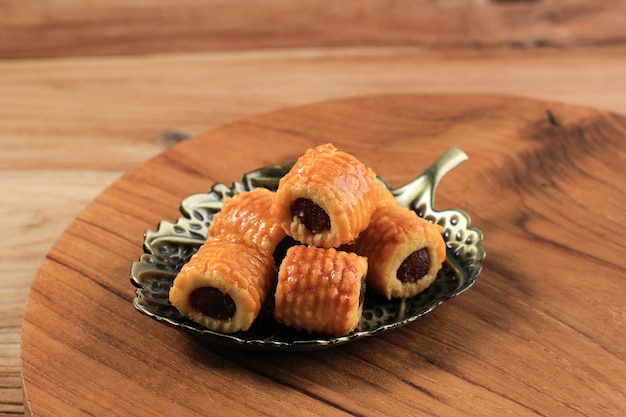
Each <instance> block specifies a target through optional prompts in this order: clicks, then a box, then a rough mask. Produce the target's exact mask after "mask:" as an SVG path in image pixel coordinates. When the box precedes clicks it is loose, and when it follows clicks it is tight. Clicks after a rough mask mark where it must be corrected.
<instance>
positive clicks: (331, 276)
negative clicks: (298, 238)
mask: <svg viewBox="0 0 626 417" xmlns="http://www.w3.org/2000/svg"><path fill="white" fill-rule="evenodd" d="M366 274H367V259H365V258H364V257H362V256H358V255H357V254H355V253H349V252H342V251H338V250H336V249H334V248H330V249H323V248H316V247H314V246H305V245H298V246H293V247H291V248H289V250H288V251H287V255H286V256H285V259H283V262H282V263H281V266H280V269H279V271H278V282H277V284H276V292H275V294H274V298H275V306H274V318H275V319H276V321H278V322H279V323H283V324H284V325H286V326H289V327H293V328H296V329H298V330H307V331H309V332H312V333H322V334H325V335H329V336H343V335H346V334H348V333H350V332H351V331H353V330H354V329H356V328H357V326H358V325H359V321H360V320H361V314H362V313H363V301H364V297H365V275H366Z"/></svg>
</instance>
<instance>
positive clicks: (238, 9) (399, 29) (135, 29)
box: [0, 0, 626, 58]
mask: <svg viewBox="0 0 626 417" xmlns="http://www.w3.org/2000/svg"><path fill="white" fill-rule="evenodd" d="M52 3H54V4H52ZM624 13H626V2H624V1H623V0H596V1H594V2H588V1H584V0H541V1H532V0H530V1H519V0H518V1H486V0H465V1H460V0H437V1H413V0H385V1H380V0H367V1H359V2H353V3H351V4H345V3H342V4H337V2H335V1H333V0H302V1H298V2H297V3H291V2H260V3H256V2H254V3H250V2H248V1H242V0H238V1H223V0H201V1H198V0H184V1H176V2H158V3H156V4H155V2H153V1H147V0H142V1H133V2H132V3H129V2H124V1H120V0H111V1H95V2H92V1H90V2H84V1H77V0H54V1H50V0H46V1H38V2H30V3H29V4H28V5H27V6H24V5H22V4H21V0H5V1H3V2H2V3H0V57H7V58H30V57H60V56H95V55H120V54H139V53H171V52H206V51H225V50H243V49H264V48H271V49H276V48H301V47H337V46H362V45H369V46H426V47H437V48H447V47H457V48H458V47H472V48H476V47H479V48H485V47H507V48H508V47H514V48H529V47H537V46H539V47H542V46H557V47H574V46H598V45H614V44H622V45H623V44H624V42H625V41H626V29H624V25H623V16H624Z"/></svg>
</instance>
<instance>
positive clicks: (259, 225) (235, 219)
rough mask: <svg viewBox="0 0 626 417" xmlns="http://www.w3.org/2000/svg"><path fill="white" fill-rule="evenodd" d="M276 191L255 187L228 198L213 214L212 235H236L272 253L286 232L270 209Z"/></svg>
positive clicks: (210, 232)
mask: <svg viewBox="0 0 626 417" xmlns="http://www.w3.org/2000/svg"><path fill="white" fill-rule="evenodd" d="M273 200H274V193H273V192H271V191H270V190H268V189H266V188H255V189H254V190H252V191H246V192H243V193H240V194H236V195H234V196H233V197H230V198H228V199H226V200H225V201H224V203H223V205H222V209H221V210H220V211H219V212H218V213H216V214H215V215H214V216H213V221H212V223H211V226H210V227H209V236H213V237H215V236H227V235H237V236H240V237H242V238H243V239H244V240H246V241H248V242H252V243H254V244H255V245H257V246H258V247H260V248H261V249H262V250H264V251H265V252H267V253H269V254H273V253H274V250H275V249H276V246H277V245H278V243H279V242H280V241H281V240H282V239H283V238H284V237H285V236H286V235H285V231H284V230H283V228H282V227H281V226H280V225H279V224H278V223H277V222H276V220H275V218H274V216H272V214H271V213H270V208H271V206H272V202H273Z"/></svg>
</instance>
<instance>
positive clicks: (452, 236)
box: [130, 148, 485, 350]
mask: <svg viewBox="0 0 626 417" xmlns="http://www.w3.org/2000/svg"><path fill="white" fill-rule="evenodd" d="M466 159H467V155H466V154H465V153H464V152H463V151H461V150H459V149H456V148H452V149H449V150H448V151H446V152H445V153H444V154H443V155H442V156H441V157H439V158H438V159H437V161H435V162H434V163H433V164H432V165H431V166H430V167H429V168H428V169H427V170H426V171H424V173H423V174H421V175H420V176H419V177H417V178H416V179H415V180H413V181H411V182H409V183H408V184H406V185H405V186H403V187H399V188H396V189H392V190H391V191H392V193H393V194H394V195H395V196H396V200H397V201H398V203H399V204H400V205H403V206H405V207H409V208H410V209H412V210H414V211H415V212H417V214H418V215H420V216H421V217H424V218H426V219H427V220H429V221H431V222H433V223H437V224H439V225H441V226H442V227H443V236H444V239H445V241H446V244H447V257H446V261H445V262H444V265H443V267H442V269H441V270H440V271H439V274H438V276H437V279H436V280H435V282H434V283H433V284H432V285H431V286H430V287H429V288H428V289H427V290H426V291H424V292H422V293H420V294H418V295H417V296H415V297H413V298H409V299H405V300H391V301H389V300H387V299H385V298H383V297H381V296H379V295H377V294H375V293H373V292H367V293H366V296H365V302H364V307H363V316H362V318H361V322H360V324H359V327H358V328H357V329H356V330H355V331H354V332H352V333H350V334H348V335H346V336H342V337H326V336H322V335H315V334H310V333H307V332H303V331H302V332H301V331H295V330H293V329H290V328H288V327H285V326H283V325H281V324H278V323H277V322H275V321H274V319H273V318H272V300H268V302H267V303H266V306H265V308H264V310H263V311H262V312H261V314H260V315H259V317H258V318H257V320H256V321H255V323H254V324H253V326H252V327H251V328H250V329H249V330H248V331H245V332H238V333H233V334H222V333H218V332H214V331H211V330H208V329H206V328H204V327H202V326H200V325H199V324H197V323H194V322H192V321H190V320H188V319H186V318H185V317H183V316H182V315H180V314H179V313H178V311H177V310H176V309H175V308H174V307H173V306H172V305H171V304H170V303H169V301H168V293H169V289H170V286H171V285H172V281H173V280H174V277H175V276H176V274H177V273H178V271H179V270H180V268H181V267H182V266H183V264H184V263H185V262H187V260H188V259H189V258H190V257H191V255H193V254H194V253H195V251H196V250H197V249H198V247H200V245H202V243H203V242H204V240H205V239H206V236H207V230H208V227H209V225H210V224H211V220H212V218H213V215H214V214H215V213H217V212H218V211H220V209H221V206H222V202H223V201H224V200H225V199H226V198H228V197H231V196H232V195H234V194H237V193H241V192H243V191H247V190H251V189H254V188H257V187H265V188H269V189H272V190H275V189H276V188H277V186H278V181H279V179H280V178H281V177H282V176H283V175H285V174H286V173H287V172H288V171H289V169H290V167H291V165H287V166H271V167H263V168H259V169H257V170H255V171H252V172H249V173H247V174H245V175H244V176H243V180H242V182H241V183H238V182H235V183H233V184H232V185H231V186H226V185H224V184H215V185H214V186H213V187H212V188H211V191H210V192H208V193H201V194H194V195H191V196H189V197H187V198H185V199H184V200H183V201H182V202H181V204H180V211H181V213H182V215H183V217H180V218H179V219H178V220H177V221H176V223H171V222H168V221H162V222H160V223H159V225H158V227H157V229H156V230H147V231H146V232H145V235H144V244H143V249H144V252H145V253H144V254H143V255H142V256H141V257H140V258H139V260H138V261H136V262H134V263H133V265H132V267H131V273H130V279H131V282H132V283H133V284H134V285H135V287H137V290H136V297H135V299H134V306H135V308H136V309H137V310H138V311H139V312H141V313H143V314H145V315H147V316H148V317H151V318H153V319H155V320H157V321H159V322H161V323H164V324H167V325H169V326H172V327H175V328H178V329H182V330H185V331H188V332H190V333H191V334H193V335H195V336H198V337H200V338H202V339H203V340H204V341H206V342H209V343H215V344H220V345H226V346H232V347H238V348H249V349H257V350H283V349H284V350H305V349H320V348H325V347H330V346H336V345H339V344H343V343H347V342H350V341H354V340H357V339H360V338H363V337H367V336H373V335H379V334H382V333H385V332H387V331H389V330H392V329H395V328H397V327H399V326H402V325H405V324H407V323H410V322H412V321H414V320H415V319H417V318H418V317H420V316H422V315H424V314H426V313H428V312H429V311H431V310H432V309H433V308H435V307H437V306H438V305H440V304H441V303H443V302H444V301H446V300H449V299H450V298H452V297H455V296H457V295H459V294H461V293H462V292H464V291H465V290H467V289H468V288H469V287H471V286H472V285H473V284H474V282H475V280H476V277H477V276H478V274H479V273H480V270H481V263H482V261H483V259H484V257H485V250H484V248H483V246H482V233H481V231H480V230H478V229H476V228H473V227H470V219H469V217H468V216H467V214H465V213H464V212H462V211H460V210H453V209H450V210H445V211H436V210H435V209H434V208H433V203H434V192H435V188H436V186H437V183H438V182H439V180H440V179H441V178H442V177H443V176H444V175H445V174H446V173H448V172H449V171H450V170H452V169H453V168H455V167H456V166H458V165H459V164H460V163H462V162H464V161H465V160H466Z"/></svg>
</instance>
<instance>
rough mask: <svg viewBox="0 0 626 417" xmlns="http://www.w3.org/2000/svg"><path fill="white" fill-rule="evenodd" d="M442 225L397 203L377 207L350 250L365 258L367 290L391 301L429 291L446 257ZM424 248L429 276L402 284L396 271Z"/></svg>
mask: <svg viewBox="0 0 626 417" xmlns="http://www.w3.org/2000/svg"><path fill="white" fill-rule="evenodd" d="M441 230H442V229H441V226H439V225H436V224H432V223H430V222H428V221H426V220H424V219H423V218H421V217H419V216H418V215H417V214H416V213H415V212H414V211H412V210H409V209H408V208H405V207H402V206H399V205H397V204H386V203H382V204H380V205H379V206H378V207H377V209H376V211H375V212H374V214H373V215H372V219H371V222H370V225H369V226H368V228H367V229H366V230H365V231H364V232H363V233H361V236H359V239H358V240H357V241H356V242H355V244H354V246H353V250H354V251H355V252H356V253H358V254H359V255H362V256H365V257H367V259H368V263H369V269H368V276H367V285H368V288H371V289H373V290H375V291H376V292H378V293H380V294H382V295H384V296H385V297H387V298H388V299H391V298H409V297H413V296H415V295H417V294H419V293H420V292H422V291H424V290H425V289H426V288H428V287H429V286H430V285H431V284H432V283H433V281H434V280H435V278H436V277H437V272H438V271H439V269H441V266H442V264H443V261H444V260H445V258H446V244H445V241H444V239H443V236H442V235H441ZM422 248H426V249H427V251H428V257H429V260H430V266H429V269H428V273H427V274H426V275H424V276H423V277H421V278H420V279H418V280H417V281H416V282H414V283H411V282H402V281H400V280H399V279H398V278H397V275H396V274H397V271H398V268H399V267H400V265H401V264H402V262H403V261H404V260H405V259H406V258H407V257H408V256H409V255H410V254H412V253H413V252H415V251H417V250H419V249H422Z"/></svg>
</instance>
